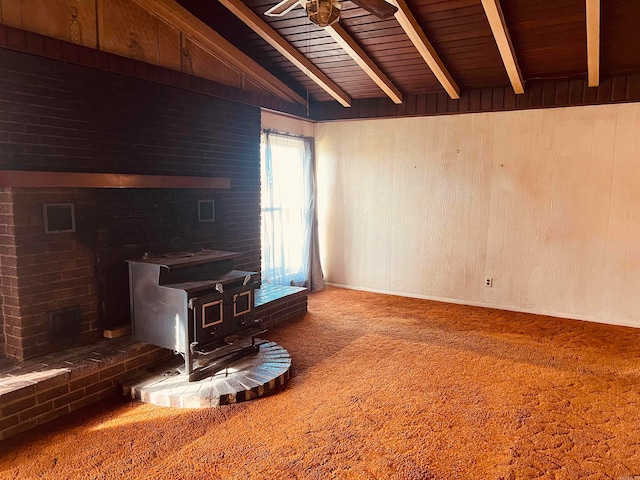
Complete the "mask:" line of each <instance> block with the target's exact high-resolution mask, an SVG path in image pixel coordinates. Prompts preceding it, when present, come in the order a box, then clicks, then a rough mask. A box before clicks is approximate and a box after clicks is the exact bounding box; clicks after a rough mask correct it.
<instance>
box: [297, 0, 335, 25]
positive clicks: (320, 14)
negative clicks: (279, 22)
mask: <svg viewBox="0 0 640 480" xmlns="http://www.w3.org/2000/svg"><path fill="white" fill-rule="evenodd" d="M305 8H306V10H307V15H308V16H309V20H311V21H312V22H313V23H315V24H316V25H318V26H320V27H328V26H329V25H333V24H334V23H336V22H337V21H338V20H339V19H340V10H341V9H342V4H341V3H340V2H339V1H337V0H309V1H308V2H307V4H306V5H305Z"/></svg>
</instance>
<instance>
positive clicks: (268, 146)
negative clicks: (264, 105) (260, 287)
mask: <svg viewBox="0 0 640 480" xmlns="http://www.w3.org/2000/svg"><path fill="white" fill-rule="evenodd" d="M261 180H262V281H263V282H264V283H271V284H275V285H297V286H306V287H309V288H310V289H311V290H320V289H322V288H323V286H324V285H323V281H322V270H321V268H320V262H319V255H318V251H317V243H318V241H317V234H316V224H317V222H316V220H315V216H316V214H315V178H314V168H313V154H312V141H311V139H309V138H305V137H296V136H291V135H284V134H279V133H275V132H271V131H265V132H263V135H262V161H261Z"/></svg>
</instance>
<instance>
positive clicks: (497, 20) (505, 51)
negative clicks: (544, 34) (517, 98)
mask: <svg viewBox="0 0 640 480" xmlns="http://www.w3.org/2000/svg"><path fill="white" fill-rule="evenodd" d="M482 7H483V8H484V13H485V15H486V16H487V20H489V26H490V27H491V31H492V32H493V38H494V39H495V40H496V43H497V44H498V51H499V52H500V56H501V57H502V63H504V67H505V69H506V70H507V75H508V76H509V80H510V81H511V86H512V87H513V91H514V92H515V93H517V94H520V93H524V82H523V80H522V73H521V72H520V67H519V66H518V61H517V59H516V54H515V50H514V49H513V43H512V42H511V36H510V35H509V30H508V29H507V24H506V22H505V20H504V15H503V13H502V8H501V7H500V2H499V0H482Z"/></svg>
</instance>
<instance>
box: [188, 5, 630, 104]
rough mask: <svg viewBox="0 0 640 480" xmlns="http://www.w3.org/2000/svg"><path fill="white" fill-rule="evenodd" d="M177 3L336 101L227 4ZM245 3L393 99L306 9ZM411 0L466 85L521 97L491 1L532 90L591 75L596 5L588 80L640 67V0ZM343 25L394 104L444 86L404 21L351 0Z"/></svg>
mask: <svg viewBox="0 0 640 480" xmlns="http://www.w3.org/2000/svg"><path fill="white" fill-rule="evenodd" d="M389 2H390V3H392V4H395V2H394V1H393V0H389ZM594 2H595V3H594ZM178 3H179V4H181V5H182V6H183V7H184V8H186V9H187V10H188V11H190V12H191V13H192V14H193V15H194V16H196V17H197V18H199V19H200V20H202V21H203V22H205V23H206V24H208V25H209V26H210V27H211V28H212V29H213V30H215V31H216V32H218V33H219V34H220V35H221V36H223V37H224V38H226V39H227V40H228V41H230V42H231V43H232V44H234V45H235V46H236V47H237V48H239V49H240V50H241V51H243V52H244V53H246V54H247V55H248V56H249V57H251V58H252V59H253V60H255V61H256V62H257V63H259V64H260V65H261V66H263V67H264V68H265V69H267V70H268V71H270V72H271V73H273V74H274V75H275V76H276V77H278V78H279V79H280V80H282V81H283V82H284V83H285V84H287V85H288V86H289V87H291V88H292V89H293V90H294V91H295V92H297V93H298V94H299V95H301V96H302V97H304V98H308V99H309V101H310V102H335V101H336V100H335V98H334V97H332V96H331V95H330V94H329V93H328V92H327V91H326V90H324V89H323V88H321V87H320V86H319V85H318V84H316V83H315V82H314V81H312V80H311V79H309V77H308V76H307V75H306V74H305V71H304V69H300V68H298V67H296V66H295V65H294V64H292V63H291V62H290V61H289V60H287V59H286V58H285V57H284V56H283V55H281V54H280V53H279V52H278V51H277V50H276V49H275V48H274V47H272V46H271V45H269V43H267V41H265V40H264V39H263V38H261V36H260V35H258V34H257V33H255V32H254V31H253V30H252V29H251V28H249V27H248V26H247V25H246V24H245V23H244V22H243V21H241V20H240V19H239V18H238V17H236V15H234V14H233V13H231V12H230V11H229V10H228V9H227V8H225V7H224V6H223V5H222V4H221V3H220V2H217V1H214V0H208V1H202V0H178ZM243 3H244V4H245V5H246V6H247V7H249V8H250V9H251V10H252V11H253V12H254V13H255V14H257V16H258V17H259V19H260V20H262V21H264V22H265V23H266V24H267V25H269V26H270V27H271V28H272V29H274V30H275V32H276V33H277V34H279V35H280V36H281V37H282V38H283V39H284V40H285V41H286V42H287V43H288V44H290V45H291V46H292V47H293V48H295V49H296V50H297V51H298V52H299V53H301V54H302V55H303V56H304V57H306V58H307V59H309V60H310V61H311V62H312V63H313V64H314V65H315V67H317V68H318V69H319V70H320V71H321V72H322V73H324V74H325V75H326V76H327V77H328V78H329V79H330V80H331V81H333V82H334V83H335V84H336V85H337V86H338V87H339V88H340V89H341V90H342V91H343V92H344V93H346V95H347V96H348V97H350V98H351V99H368V98H382V97H387V95H386V94H385V92H384V91H383V90H382V89H381V88H380V87H379V86H378V85H377V84H376V82H375V81H374V80H372V79H371V78H370V76H368V75H367V73H365V70H363V69H362V68H361V67H360V66H358V64H357V63H356V61H354V60H353V59H352V58H351V57H350V56H349V55H348V54H347V53H346V52H345V50H343V49H342V48H341V47H340V46H339V44H338V43H337V42H336V41H335V40H334V39H333V38H332V36H331V35H330V33H329V32H328V31H326V30H323V29H322V28H320V27H318V26H316V25H314V24H312V23H311V22H310V21H309V20H308V18H307V16H306V14H305V11H304V9H303V8H302V7H300V6H298V7H296V8H294V9H293V10H291V11H290V12H288V13H287V14H286V15H284V16H282V17H268V16H265V15H264V12H265V11H266V10H267V9H269V8H270V7H272V6H273V5H274V4H275V3H276V0H244V1H243ZM405 3H406V5H407V7H408V9H409V10H410V13H412V14H413V16H414V17H415V20H416V22H417V24H418V26H419V27H421V28H422V31H423V32H424V35H425V36H426V38H427V39H428V41H429V42H430V43H431V45H432V46H433V49H434V50H435V52H436V54H437V55H438V56H439V57H440V59H441V60H442V63H443V65H444V67H445V68H446V70H448V73H449V74H450V76H451V77H452V80H453V81H454V82H455V84H457V87H458V88H459V89H460V90H461V91H464V90H465V89H477V88H487V87H504V86H507V85H513V88H514V90H516V92H517V93H519V92H518V91H517V90H518V89H517V86H516V83H513V82H512V81H511V80H510V78H509V75H508V74H507V68H508V63H505V62H503V58H502V57H501V51H500V50H499V48H498V44H497V43H496V42H497V41H498V42H499V41H500V37H499V35H496V36H495V37H494V33H495V32H496V30H495V29H496V25H495V24H493V23H492V24H491V25H490V22H489V19H490V18H491V15H490V13H489V10H486V11H485V8H487V5H486V4H488V3H495V4H496V5H497V6H498V11H499V10H500V7H501V13H502V20H503V22H502V23H503V27H504V31H505V32H506V38H507V39H510V44H509V43H508V44H507V48H511V50H512V53H513V56H514V61H515V62H516V66H515V67H513V68H516V69H519V72H520V76H521V79H522V82H523V83H524V89H525V90H526V84H527V82H531V81H535V80H541V79H585V78H587V72H588V69H589V65H588V59H587V4H591V8H592V9H593V6H594V5H595V7H596V10H595V12H596V14H597V13H598V9H600V10H599V13H600V19H599V20H600V22H599V30H598V29H597V27H598V24H597V22H596V23H595V27H596V29H595V30H591V33H590V35H596V37H595V38H596V43H593V44H592V45H594V46H595V51H596V52H597V53H598V54H599V58H597V57H595V56H594V54H593V53H592V50H590V53H589V55H591V56H592V58H595V62H592V65H591V68H592V69H593V68H595V72H596V74H597V76H595V77H594V74H593V72H594V71H593V70H592V74H591V75H590V77H591V78H590V82H592V81H595V82H596V84H597V82H598V79H602V78H606V77H607V76H613V75H624V74H634V73H640V55H639V54H638V52H640V28H638V25H640V0H616V1H602V2H601V1H599V0H502V1H501V2H498V1H497V0H405ZM483 4H485V5H484V6H483ZM592 11H593V10H592ZM591 23H593V22H591ZM340 27H341V30H344V31H345V32H346V34H348V35H349V36H350V37H351V38H352V39H353V40H354V41H355V43H357V45H359V47H360V48H361V50H362V51H363V53H364V54H365V55H368V57H369V58H370V59H371V60H372V61H373V62H374V63H375V64H376V65H377V67H378V68H379V70H380V71H381V72H382V73H383V75H386V77H388V80H389V81H390V82H391V83H392V85H393V86H394V87H396V88H397V90H398V91H399V92H400V99H398V98H396V99H395V100H394V102H395V103H399V101H398V100H400V101H402V98H401V97H402V95H419V94H426V93H434V92H443V91H445V89H444V87H443V85H442V84H441V82H440V81H439V80H438V79H437V78H436V76H435V75H434V73H433V72H432V71H431V69H430V68H429V66H428V65H427V63H426V62H425V60H424V59H423V58H422V56H421V55H420V53H419V52H418V50H417V49H416V47H415V46H414V45H413V43H412V42H411V40H410V39H409V37H408V35H407V33H405V31H404V30H403V28H402V27H401V25H400V23H399V21H398V19H396V18H394V17H391V18H390V19H387V20H381V19H379V18H377V17H375V16H374V15H372V14H370V13H368V12H367V11H365V10H363V9H362V8H360V7H357V6H356V5H354V4H353V3H351V2H348V1H345V2H344V3H343V7H342V13H341V16H340ZM492 28H493V31H492ZM598 36H599V39H598ZM591 38H592V39H593V38H594V37H591ZM591 41H593V40H591ZM598 47H599V48H598ZM592 48H593V47H592ZM503 53H504V52H503ZM512 80H513V76H512ZM450 95H451V93H450ZM391 101H392V100H391V99H389V102H391ZM341 103H343V102H341Z"/></svg>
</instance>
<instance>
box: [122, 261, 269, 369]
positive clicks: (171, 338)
mask: <svg viewBox="0 0 640 480" xmlns="http://www.w3.org/2000/svg"><path fill="white" fill-rule="evenodd" d="M239 256H241V254H240V253H237V252H223V251H219V250H201V251H197V252H172V253H166V254H164V255H160V256H149V255H144V256H143V257H142V258H141V259H134V260H128V264H129V289H130V295H129V297H130V303H131V319H132V320H131V323H132V336H133V338H134V339H135V340H140V341H143V342H147V343H151V344H153V345H157V346H160V347H164V348H168V349H171V350H173V351H174V352H176V353H179V354H181V355H183V356H184V364H185V373H186V374H187V375H189V377H190V380H191V379H196V378H198V377H199V375H198V373H199V372H201V371H202V370H204V369H205V368H207V366H208V364H210V363H211V359H215V360H216V361H219V359H220V357H221V356H223V355H224V354H226V355H227V356H230V357H229V358H232V357H233V358H237V357H238V354H239V352H238V351H234V350H233V349H231V350H230V349H228V348H227V350H225V349H224V347H225V346H227V345H230V344H233V341H234V339H236V338H237V337H246V336H250V335H253V336H255V335H256V334H257V333H259V332H261V331H262V330H261V329H259V322H256V321H255V318H254V293H255V279H254V275H255V274H256V272H246V271H242V270H235V269H234V259H235V258H237V257H239ZM255 347H256V346H255V343H254V342H252V344H251V347H250V348H245V351H244V353H245V354H246V353H247V352H248V351H249V350H251V349H255ZM216 351H218V352H219V353H220V354H219V355H215V352H216ZM240 353H242V352H240ZM203 359H205V360H206V361H205V362H204V363H203ZM207 359H208V360H207ZM194 361H195V363H194Z"/></svg>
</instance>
